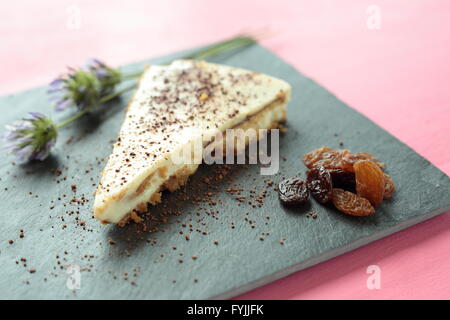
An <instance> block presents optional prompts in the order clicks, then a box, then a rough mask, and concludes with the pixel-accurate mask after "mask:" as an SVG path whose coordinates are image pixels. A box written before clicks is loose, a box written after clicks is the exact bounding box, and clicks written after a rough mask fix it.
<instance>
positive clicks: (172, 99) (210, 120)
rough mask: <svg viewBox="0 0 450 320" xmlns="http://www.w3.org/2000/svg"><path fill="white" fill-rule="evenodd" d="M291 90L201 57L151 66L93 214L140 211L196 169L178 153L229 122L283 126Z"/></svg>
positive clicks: (110, 217) (117, 217)
mask: <svg viewBox="0 0 450 320" xmlns="http://www.w3.org/2000/svg"><path fill="white" fill-rule="evenodd" d="M290 91H291V87H290V85H289V84H288V83H286V82H285V81H283V80H280V79H277V78H273V77H270V76H267V75H263V74H260V73H256V72H252V71H247V70H242V69H236V68H231V67H227V66H222V65H217V64H212V63H206V62H204V61H192V60H177V61H174V62H173V63H172V64H171V65H169V66H150V67H148V68H147V70H146V71H145V72H144V74H143V76H142V78H141V80H140V84H139V88H138V90H137V91H136V93H135V95H134V97H133V99H132V101H131V102H130V104H129V106H128V109H127V112H126V118H125V120H124V122H123V124H122V127H121V129H120V133H119V137H118V139H117V142H116V143H115V145H114V148H113V151H112V154H111V156H110V157H109V159H108V162H107V164H106V167H105V169H104V170H103V175H102V178H101V182H100V184H99V186H98V188H97V191H96V195H95V202H94V216H95V217H96V218H97V219H98V220H100V221H101V222H103V223H117V224H119V225H121V224H124V223H125V222H126V221H127V220H128V219H129V218H130V216H131V217H132V218H136V217H137V216H136V212H142V211H146V209H147V204H152V205H154V204H156V203H158V202H160V201H161V191H162V190H165V189H168V190H170V191H174V190H176V189H177V188H179V187H180V186H182V185H184V184H185V183H186V181H187V178H188V177H189V176H190V175H192V174H193V173H194V172H195V171H196V170H197V167H198V165H199V164H198V163H182V162H181V163H180V161H174V160H173V157H172V156H173V155H174V154H177V153H180V152H181V150H182V149H183V148H185V147H186V145H189V144H192V145H193V144H194V143H195V142H198V140H199V139H202V138H204V137H205V136H207V137H214V136H216V135H217V134H218V133H222V132H224V131H225V130H226V129H230V128H242V129H248V128H253V129H271V128H276V127H278V126H279V124H280V123H281V122H283V121H285V120H286V104H287V102H288V101H289V98H290ZM203 145H204V143H203ZM200 160H201V159H200Z"/></svg>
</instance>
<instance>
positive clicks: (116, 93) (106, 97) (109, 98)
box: [99, 83, 136, 103]
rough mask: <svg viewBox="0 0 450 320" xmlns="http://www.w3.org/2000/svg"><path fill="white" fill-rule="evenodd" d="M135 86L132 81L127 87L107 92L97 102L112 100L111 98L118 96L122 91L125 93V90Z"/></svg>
mask: <svg viewBox="0 0 450 320" xmlns="http://www.w3.org/2000/svg"><path fill="white" fill-rule="evenodd" d="M135 87H136V84H135V83H134V84H132V85H131V86H129V87H126V88H123V89H122V90H119V91H116V92H113V93H111V94H109V95H107V96H104V97H103V98H101V99H100V101H99V102H100V103H105V102H108V101H109V100H112V99H114V98H116V97H118V96H120V95H121V94H122V93H125V92H127V91H130V90H133V89H134V88H135Z"/></svg>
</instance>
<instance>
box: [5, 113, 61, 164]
mask: <svg viewBox="0 0 450 320" xmlns="http://www.w3.org/2000/svg"><path fill="white" fill-rule="evenodd" d="M29 114H30V118H28V119H22V120H17V121H14V122H13V123H12V124H11V125H7V126H6V132H5V134H4V135H3V137H2V138H3V140H4V141H5V146H4V147H5V149H8V150H10V151H11V153H12V154H13V155H14V156H15V157H16V158H17V162H19V163H25V162H28V161H31V160H41V161H42V160H44V159H46V158H47V157H48V155H49V152H50V149H51V148H52V147H53V146H54V145H55V143H56V138H57V134H58V132H57V128H56V126H55V124H54V123H53V121H52V120H50V119H49V118H47V117H46V116H44V115H42V114H40V113H38V112H30V113H29Z"/></svg>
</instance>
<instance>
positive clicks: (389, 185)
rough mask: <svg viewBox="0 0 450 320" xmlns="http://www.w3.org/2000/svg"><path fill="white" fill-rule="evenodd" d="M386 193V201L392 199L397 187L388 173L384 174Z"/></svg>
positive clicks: (384, 194)
mask: <svg viewBox="0 0 450 320" xmlns="http://www.w3.org/2000/svg"><path fill="white" fill-rule="evenodd" d="M383 174H384V193H383V198H384V199H390V198H391V197H392V194H393V193H394V191H395V185H394V181H393V180H392V178H391V176H390V175H388V174H387V173H384V172H383Z"/></svg>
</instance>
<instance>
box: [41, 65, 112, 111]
mask: <svg viewBox="0 0 450 320" xmlns="http://www.w3.org/2000/svg"><path fill="white" fill-rule="evenodd" d="M68 69H69V71H68V72H67V73H66V74H64V75H62V76H60V77H59V78H57V79H55V80H53V81H52V82H51V83H50V88H49V89H48V93H49V94H52V95H53V96H52V97H51V98H50V101H52V102H54V103H55V108H56V110H57V111H62V110H65V109H67V108H70V107H77V108H78V110H83V109H85V108H90V107H95V106H96V105H98V104H99V103H101V102H102V101H101V99H102V98H103V97H105V96H106V95H108V94H110V93H112V92H113V91H114V89H115V87H116V85H117V84H119V83H120V81H121V73H120V71H118V70H116V69H113V68H110V67H109V66H107V65H106V64H105V63H103V62H101V61H99V60H97V59H90V60H88V61H87V62H86V64H85V66H84V67H83V68H80V69H74V68H70V67H69V68H68Z"/></svg>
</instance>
